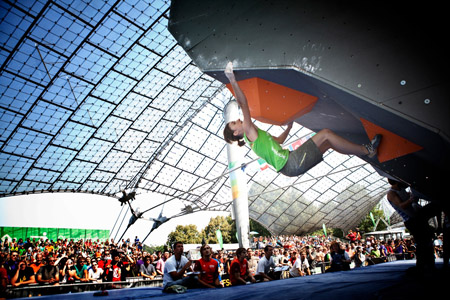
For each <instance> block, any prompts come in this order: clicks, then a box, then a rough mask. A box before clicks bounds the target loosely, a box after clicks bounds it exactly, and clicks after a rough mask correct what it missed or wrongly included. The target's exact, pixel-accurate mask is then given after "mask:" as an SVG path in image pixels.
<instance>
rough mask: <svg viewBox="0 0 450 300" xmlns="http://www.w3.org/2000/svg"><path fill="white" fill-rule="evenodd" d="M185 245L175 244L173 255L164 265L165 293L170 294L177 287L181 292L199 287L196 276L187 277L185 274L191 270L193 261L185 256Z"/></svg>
mask: <svg viewBox="0 0 450 300" xmlns="http://www.w3.org/2000/svg"><path fill="white" fill-rule="evenodd" d="M183 252H184V245H183V243H182V242H175V243H174V245H173V255H172V256H171V257H169V259H168V260H167V261H166V263H165V264H164V276H163V292H168V291H170V290H172V288H173V287H175V289H176V290H178V288H179V287H181V288H180V291H181V290H185V289H186V288H193V287H197V286H198V279H197V277H195V276H185V272H186V271H187V270H190V267H191V264H192V261H191V260H188V259H187V258H186V256H184V255H183Z"/></svg>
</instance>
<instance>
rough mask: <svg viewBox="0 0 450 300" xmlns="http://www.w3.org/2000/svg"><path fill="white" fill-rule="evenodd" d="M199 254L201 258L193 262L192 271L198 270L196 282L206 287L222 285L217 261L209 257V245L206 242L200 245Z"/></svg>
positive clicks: (210, 252) (210, 254)
mask: <svg viewBox="0 0 450 300" xmlns="http://www.w3.org/2000/svg"><path fill="white" fill-rule="evenodd" d="M200 254H201V256H202V258H200V259H199V260H198V261H197V262H196V263H195V267H194V271H196V272H200V274H199V275H198V282H199V283H200V285H202V286H203V287H207V288H216V287H222V285H221V284H220V281H219V263H218V262H217V261H216V260H215V259H212V258H211V256H212V251H211V247H210V246H209V245H208V244H205V245H202V247H201V248H200Z"/></svg>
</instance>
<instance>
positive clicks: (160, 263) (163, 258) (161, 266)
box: [156, 251, 170, 276]
mask: <svg viewBox="0 0 450 300" xmlns="http://www.w3.org/2000/svg"><path fill="white" fill-rule="evenodd" d="M169 256H170V253H169V251H164V254H163V255H162V256H161V258H160V259H159V260H158V261H157V262H156V274H157V275H161V276H163V275H164V264H165V262H166V260H167V259H168V258H169Z"/></svg>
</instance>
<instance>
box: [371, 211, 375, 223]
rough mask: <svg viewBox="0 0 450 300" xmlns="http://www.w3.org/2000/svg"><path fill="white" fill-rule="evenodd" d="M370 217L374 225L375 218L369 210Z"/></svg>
mask: <svg viewBox="0 0 450 300" xmlns="http://www.w3.org/2000/svg"><path fill="white" fill-rule="evenodd" d="M370 219H372V223H373V226H375V219H374V217H373V214H372V212H370Z"/></svg>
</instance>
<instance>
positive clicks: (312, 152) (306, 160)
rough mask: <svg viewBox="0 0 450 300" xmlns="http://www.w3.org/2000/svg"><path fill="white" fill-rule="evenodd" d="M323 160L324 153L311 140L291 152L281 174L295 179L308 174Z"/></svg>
mask: <svg viewBox="0 0 450 300" xmlns="http://www.w3.org/2000/svg"><path fill="white" fill-rule="evenodd" d="M322 160H323V155H322V152H320V149H319V148H318V147H317V145H316V143H314V141H313V140H312V139H311V138H310V139H309V140H307V141H306V142H305V143H304V144H303V145H301V146H300V147H298V148H297V149H296V150H294V151H292V152H289V158H288V161H287V162H286V164H285V165H284V167H283V168H282V169H281V170H280V173H281V174H283V175H286V176H289V177H295V176H298V175H301V174H303V173H306V172H307V171H308V170H309V169H311V168H312V167H314V166H315V165H317V164H318V163H320V162H321V161H322Z"/></svg>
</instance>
